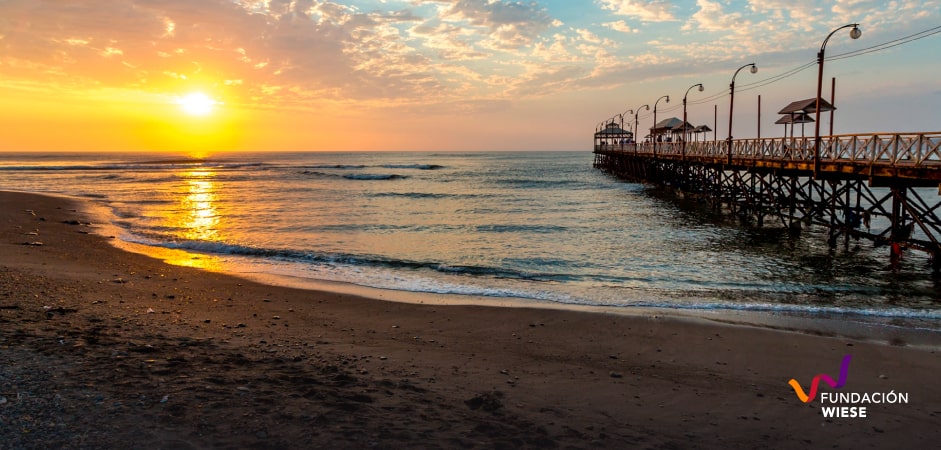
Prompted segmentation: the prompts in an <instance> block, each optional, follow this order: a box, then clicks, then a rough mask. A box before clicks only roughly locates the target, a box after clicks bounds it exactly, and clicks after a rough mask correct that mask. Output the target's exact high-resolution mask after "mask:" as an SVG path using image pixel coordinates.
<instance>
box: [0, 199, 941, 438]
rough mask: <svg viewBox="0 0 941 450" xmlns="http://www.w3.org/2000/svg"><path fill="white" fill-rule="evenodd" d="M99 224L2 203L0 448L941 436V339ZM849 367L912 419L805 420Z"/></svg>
mask: <svg viewBox="0 0 941 450" xmlns="http://www.w3.org/2000/svg"><path fill="white" fill-rule="evenodd" d="M82 211H83V206H82V205H81V204H78V203H76V202H75V201H72V200H68V199H62V198H54V197H49V196H41V195H34V194H24V193H9V192H4V193H0V435H2V436H3V437H4V438H3V441H2V442H0V448H4V449H6V448H36V447H39V448H55V447H68V448H128V447H134V448H138V447H142V448H204V447H227V448H245V447H253V448H318V447H320V448H462V447H464V448H687V447H698V448H754V447H775V448H822V447H837V448H860V447H868V448H927V447H931V446H933V443H935V442H936V441H937V440H938V439H939V438H941V426H939V425H941V407H939V403H938V400H939V399H941V386H939V385H938V383H937V382H936V377H937V374H938V373H941V358H939V357H938V354H937V350H936V348H938V347H939V346H941V342H937V343H934V344H936V345H933V346H932V345H930V344H932V342H931V339H933V335H930V334H929V335H927V338H924V339H927V342H925V341H922V342H919V343H918V344H919V345H917V346H914V345H910V344H911V343H912V342H910V341H908V340H906V338H896V339H886V340H889V341H891V342H892V344H893V345H887V344H884V343H879V342H872V341H869V340H864V339H856V338H854V337H840V336H835V335H839V334H842V333H839V332H832V331H828V330H827V326H819V327H817V326H810V327H805V331H807V332H804V333H795V332H790V331H785V330H775V329H769V328H759V327H752V326H733V325H723V324H719V323H715V322H709V321H704V320H696V319H690V318H683V317H672V316H665V315H662V314H643V313H641V314H637V315H626V314H609V313H604V312H578V311H571V310H553V309H540V308H496V307H483V306H466V305H465V306H444V305H428V304H424V305H423V304H410V303H397V302H386V301H381V300H372V299H368V298H364V297H361V296H356V295H351V294H347V293H337V292H329V291H314V290H303V289H293V288H287V287H277V286H270V285H264V284H260V283H256V282H252V281H247V280H244V279H241V278H236V277H233V276H230V275H226V274H221V273H213V272H207V271H200V270H197V269H192V268H186V267H179V266H173V265H169V264H165V263H163V262H161V261H159V260H157V259H154V258H151V257H148V256H145V255H140V254H135V253H129V252H124V251H122V250H119V249H117V248H114V247H113V246H111V245H109V244H108V242H107V241H106V238H105V237H102V236H98V235H96V234H94V229H93V228H92V227H90V226H88V225H87V223H88V222H89V218H88V216H87V215H86V214H84V213H83V212H82ZM793 320H800V319H799V318H795V319H793ZM808 321H812V320H810V319H808ZM782 328H788V327H782ZM795 328H801V327H795ZM814 333H816V334H814ZM915 334H917V332H915ZM913 335H914V334H913ZM925 344H929V345H925ZM932 347H934V348H932ZM847 354H850V355H852V362H851V363H850V364H849V366H848V370H847V373H848V376H847V377H846V380H845V386H842V387H841V388H840V389H839V390H834V389H831V388H830V387H829V386H826V385H824V384H823V383H821V384H820V386H821V392H827V393H828V394H829V393H834V392H841V393H842V392H846V393H883V392H885V393H888V392H890V391H893V392H895V393H906V394H908V395H907V398H908V403H904V404H900V403H893V404H886V403H872V404H866V405H865V406H866V407H867V416H866V417H865V418H859V417H856V418H824V417H823V414H822V413H821V406H831V405H829V404H821V403H820V402H819V400H818V401H813V402H810V403H808V404H804V403H802V402H801V401H800V400H799V399H798V398H797V396H796V395H795V392H794V390H793V389H792V388H791V386H789V385H788V381H789V380H790V379H791V378H794V379H796V380H798V382H799V383H800V384H801V385H802V386H803V388H804V389H809V388H810V385H811V380H812V379H813V378H814V377H815V376H816V375H818V374H821V373H824V374H829V375H830V376H831V377H836V376H837V375H838V372H840V362H841V360H843V358H844V357H845V355H847ZM853 406H858V405H853Z"/></svg>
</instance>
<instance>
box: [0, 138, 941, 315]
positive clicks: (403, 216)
mask: <svg viewBox="0 0 941 450" xmlns="http://www.w3.org/2000/svg"><path fill="white" fill-rule="evenodd" d="M591 162H592V155H591V153H589V152H571V153H555V152H546V153H536V152H529V153H483V152H481V153H463V154H457V153H258V154H228V155H216V156H213V157H211V158H209V159H207V160H201V161H195V160H185V159H173V158H171V157H167V156H165V155H158V156H155V155H144V154H132V155H113V154H94V155H89V154H2V155H0V189H16V190H30V191H40V192H55V193H63V194H69V195H75V196H81V197H85V198H88V199H91V200H93V201H94V202H97V203H99V204H101V205H104V206H107V207H108V208H109V209H110V211H111V214H112V217H110V218H109V219H108V220H110V221H111V222H112V223H113V224H114V225H116V226H118V227H119V229H120V230H121V231H120V233H119V236H118V237H119V238H120V239H122V240H124V241H128V242H135V243H140V244H146V245H149V246H159V247H166V248H174V249H182V250H186V251H189V252H197V253H200V254H205V255H211V256H214V258H212V260H214V261H221V262H222V263H225V264H228V267H230V268H231V267H238V268H239V269H238V270H240V271H246V272H259V273H269V274H280V275H289V276H293V277H301V278H311V279H320V280H329V281H339V282H346V283H353V284H358V285H363V286H370V287H377V288H384V289H395V290H404V291H413V292H431V293H448V294H468V295H476V296H484V297H517V298H523V299H531V300H536V301H542V302H556V303H567V304H576V305H613V306H622V307H632V306H634V307H636V306H659V307H669V308H682V309H689V310H724V309H725V310H746V311H748V310H757V311H775V312H779V311H780V312H797V313H812V314H820V313H826V314H837V315H840V314H848V315H851V316H853V317H869V318H876V319H878V320H895V319H905V320H907V321H909V322H907V323H913V322H914V323H917V324H918V325H919V326H925V327H928V328H941V326H939V325H938V323H939V322H941V301H939V299H941V295H939V292H941V290H939V282H938V278H937V277H936V276H934V275H932V273H931V271H930V269H928V268H927V267H926V263H925V260H924V258H920V257H917V256H913V257H911V258H907V259H906V260H905V261H904V263H903V266H902V267H901V269H900V270H897V271H893V270H889V269H888V268H887V266H888V258H887V252H888V250H886V249H884V248H883V249H873V248H872V244H871V243H869V242H866V241H860V242H858V243H854V242H851V243H850V246H849V247H848V248H843V247H842V246H840V247H839V248H838V249H835V250H831V249H829V248H827V246H826V245H825V242H826V239H825V237H824V236H823V235H822V231H820V230H810V231H808V232H805V233H804V234H803V235H802V236H801V237H800V238H799V239H794V238H790V237H788V236H787V235H786V234H785V233H782V232H780V231H779V230H775V229H768V228H765V229H759V230H755V229H753V230H749V229H744V228H741V227H737V226H733V225H730V224H728V223H723V222H721V221H717V220H715V218H712V217H710V216H709V215H708V214H706V213H704V212H702V211H698V210H696V209H695V208H689V207H686V206H680V205H679V204H678V203H677V202H675V201H674V200H672V199H671V198H670V197H668V196H663V195H660V194H657V193H655V192H653V191H651V190H650V189H649V188H648V187H646V186H643V185H640V184H632V183H625V182H621V181H618V180H616V179H613V178H611V177H609V176H607V175H605V174H603V173H601V172H600V171H598V170H595V169H592V167H591ZM196 265H198V263H196Z"/></svg>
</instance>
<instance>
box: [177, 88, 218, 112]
mask: <svg viewBox="0 0 941 450" xmlns="http://www.w3.org/2000/svg"><path fill="white" fill-rule="evenodd" d="M177 103H179V105H180V107H181V108H183V111H185V112H186V113H187V114H189V115H192V116H205V115H208V114H209V113H211V112H212V109H213V107H215V106H216V105H218V104H219V102H217V101H215V100H213V99H212V98H210V97H209V96H208V95H206V94H203V93H202V92H193V93H192V94H187V95H186V96H185V97H181V98H179V99H178V100H177Z"/></svg>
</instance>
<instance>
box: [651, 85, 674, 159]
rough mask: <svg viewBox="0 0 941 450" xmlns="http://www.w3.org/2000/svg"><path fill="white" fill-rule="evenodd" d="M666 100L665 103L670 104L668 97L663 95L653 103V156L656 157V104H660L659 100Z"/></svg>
mask: <svg viewBox="0 0 941 450" xmlns="http://www.w3.org/2000/svg"><path fill="white" fill-rule="evenodd" d="M663 99H667V103H670V96H669V95H664V96H662V97H660V98H658V99H657V101H655V102H654V103H653V139H654V141H653V156H654V157H657V103H660V100H663Z"/></svg>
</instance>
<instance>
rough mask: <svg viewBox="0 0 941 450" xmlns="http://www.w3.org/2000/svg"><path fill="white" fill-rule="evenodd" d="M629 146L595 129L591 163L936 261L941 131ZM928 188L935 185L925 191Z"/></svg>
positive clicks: (833, 241) (726, 207) (894, 253)
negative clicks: (913, 251)
mask: <svg viewBox="0 0 941 450" xmlns="http://www.w3.org/2000/svg"><path fill="white" fill-rule="evenodd" d="M814 141H815V139H814V138H813V137H788V138H781V137H778V138H761V139H736V140H731V141H729V140H722V141H715V140H713V141H701V142H697V141H692V142H645V143H637V144H635V143H626V142H627V139H623V137H619V136H617V135H614V134H611V133H609V132H607V133H606V132H596V133H595V139H594V154H595V159H594V166H595V167H596V168H599V169H601V170H604V171H605V172H608V173H610V174H612V175H615V176H617V177H619V178H622V179H627V180H632V181H640V182H648V183H655V184H659V185H664V186H670V187H673V188H675V189H677V190H678V191H679V192H681V193H682V194H684V195H696V196H699V197H701V198H703V199H706V200H708V201H710V202H711V203H712V205H713V206H714V208H716V209H717V210H722V211H725V212H727V213H729V214H734V215H736V216H738V217H739V218H741V219H742V221H743V222H747V223H753V224H756V225H758V226H765V225H771V224H780V225H781V226H784V227H787V228H788V229H790V230H792V231H794V232H799V230H800V229H801V225H802V224H807V225H810V224H813V225H821V226H825V227H827V228H828V229H829V244H830V245H831V246H835V245H837V243H838V242H839V240H840V238H841V237H842V238H843V239H844V242H846V243H847V244H848V242H849V239H850V238H851V237H852V238H856V239H859V238H865V239H869V240H872V241H873V242H874V243H875V244H876V245H887V246H889V248H890V249H891V250H890V255H891V257H892V258H899V257H901V256H902V252H903V250H904V249H917V250H922V251H925V252H927V253H928V254H929V255H930V256H931V257H932V261H933V263H934V265H935V268H936V269H938V268H941V219H939V216H938V214H939V210H941V196H939V194H941V132H930V133H905V134H899V133H872V134H849V135H833V136H821V139H820V145H819V149H820V151H819V153H817V152H816V151H815V150H816V148H817V146H815V145H814ZM929 188H933V189H929Z"/></svg>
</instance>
